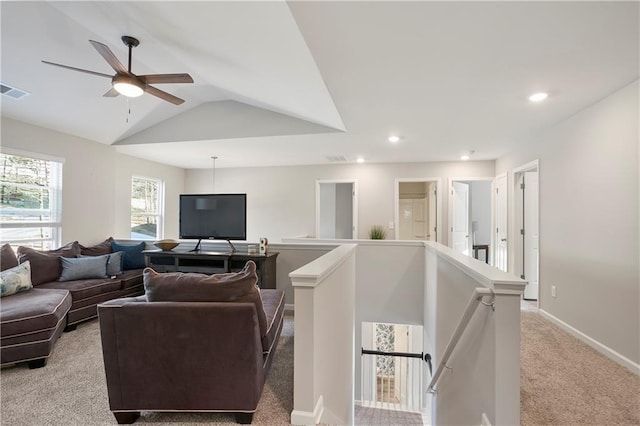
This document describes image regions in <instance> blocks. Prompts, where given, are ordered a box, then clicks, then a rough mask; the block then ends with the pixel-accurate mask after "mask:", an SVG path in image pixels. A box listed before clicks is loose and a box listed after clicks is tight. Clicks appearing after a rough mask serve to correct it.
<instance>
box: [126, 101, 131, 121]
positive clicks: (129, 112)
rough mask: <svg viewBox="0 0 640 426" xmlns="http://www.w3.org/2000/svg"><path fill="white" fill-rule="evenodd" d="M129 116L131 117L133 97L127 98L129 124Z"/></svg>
mask: <svg viewBox="0 0 640 426" xmlns="http://www.w3.org/2000/svg"><path fill="white" fill-rule="evenodd" d="M129 117H131V98H127V124H129Z"/></svg>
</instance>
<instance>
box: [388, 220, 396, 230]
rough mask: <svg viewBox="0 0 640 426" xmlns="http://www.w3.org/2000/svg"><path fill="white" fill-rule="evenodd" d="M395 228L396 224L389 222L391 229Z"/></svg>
mask: <svg viewBox="0 0 640 426" xmlns="http://www.w3.org/2000/svg"><path fill="white" fill-rule="evenodd" d="M394 226H395V224H394V223H393V221H392V222H389V229H393V227H394Z"/></svg>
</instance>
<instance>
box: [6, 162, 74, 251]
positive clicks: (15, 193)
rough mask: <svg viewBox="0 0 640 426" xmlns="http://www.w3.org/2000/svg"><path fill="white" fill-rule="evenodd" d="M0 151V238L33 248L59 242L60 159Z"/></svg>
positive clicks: (45, 246) (55, 244)
mask: <svg viewBox="0 0 640 426" xmlns="http://www.w3.org/2000/svg"><path fill="white" fill-rule="evenodd" d="M30 155H31V154H29V153H24V154H22V153H21V154H13V153H5V152H3V153H0V241H1V242H2V243H7V242H8V243H10V244H12V245H16V246H17V245H23V246H27V247H33V248H36V249H53V248H56V247H57V246H59V244H60V240H61V233H62V222H61V216H62V213H61V204H62V203H61V200H62V160H60V161H54V160H47V159H41V158H34V157H37V156H38V154H33V156H34V157H31V156H30Z"/></svg>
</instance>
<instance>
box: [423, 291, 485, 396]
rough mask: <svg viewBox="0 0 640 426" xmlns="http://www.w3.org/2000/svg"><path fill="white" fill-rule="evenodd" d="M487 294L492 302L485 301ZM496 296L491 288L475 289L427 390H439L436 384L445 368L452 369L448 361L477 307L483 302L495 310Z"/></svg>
mask: <svg viewBox="0 0 640 426" xmlns="http://www.w3.org/2000/svg"><path fill="white" fill-rule="evenodd" d="M486 296H492V298H491V302H488V303H487V302H485V301H483V298H484V297H486ZM494 297H495V295H494V292H493V290H492V289H490V288H483V287H477V288H476V289H475V290H474V292H473V295H472V296H471V299H469V303H467V307H466V308H465V310H464V312H463V314H462V318H460V322H458V325H457V326H456V329H455V331H454V332H453V335H452V336H451V339H450V340H449V343H448V344H447V347H446V349H445V350H444V353H443V354H442V358H441V360H440V362H439V363H438V368H437V369H436V372H435V374H434V375H433V377H432V378H431V382H430V383H429V386H428V387H427V392H433V393H435V392H437V390H436V388H435V387H436V384H437V383H438V380H439V379H440V377H441V376H442V372H443V371H444V369H445V368H447V369H451V367H449V366H448V365H447V361H449V358H450V357H451V354H452V353H453V350H454V349H455V347H456V345H457V344H458V341H459V340H460V338H461V337H462V334H463V333H464V331H465V329H466V328H467V325H468V324H469V321H471V318H472V317H473V314H474V312H475V311H476V308H477V307H478V305H479V304H480V303H482V304H483V305H485V306H490V307H491V308H492V309H494V310H495V308H494V303H493V298H494Z"/></svg>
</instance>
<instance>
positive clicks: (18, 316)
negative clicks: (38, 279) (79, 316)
mask: <svg viewBox="0 0 640 426" xmlns="http://www.w3.org/2000/svg"><path fill="white" fill-rule="evenodd" d="M70 308H71V296H70V295H69V292H68V291H66V290H44V289H38V288H34V289H32V290H30V291H28V292H25V293H17V294H14V295H13V296H11V297H6V298H4V299H2V310H0V335H2V338H3V339H5V338H8V337H11V336H16V335H20V334H25V333H32V332H34V331H39V330H46V329H54V328H55V327H56V325H57V324H58V323H59V322H60V320H61V319H62V318H63V317H64V316H65V315H66V314H67V312H68V311H69V309H70Z"/></svg>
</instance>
